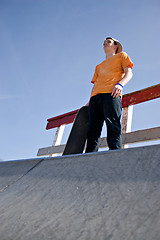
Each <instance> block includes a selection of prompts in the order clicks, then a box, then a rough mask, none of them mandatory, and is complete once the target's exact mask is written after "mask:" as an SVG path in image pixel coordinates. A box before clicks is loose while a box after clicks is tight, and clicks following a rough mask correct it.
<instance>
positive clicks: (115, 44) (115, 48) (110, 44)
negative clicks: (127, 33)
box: [103, 37, 122, 54]
mask: <svg viewBox="0 0 160 240" xmlns="http://www.w3.org/2000/svg"><path fill="white" fill-rule="evenodd" d="M103 47H104V51H105V53H106V54H108V53H114V54H117V53H120V52H122V45H121V44H120V42H119V41H118V40H116V39H114V38H111V37H107V38H106V39H105V40H104V44H103Z"/></svg>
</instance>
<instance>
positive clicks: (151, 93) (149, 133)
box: [37, 84, 160, 156]
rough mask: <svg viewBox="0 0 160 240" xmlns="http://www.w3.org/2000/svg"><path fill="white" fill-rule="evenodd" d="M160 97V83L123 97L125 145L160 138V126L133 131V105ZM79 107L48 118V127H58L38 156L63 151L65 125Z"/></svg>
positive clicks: (72, 118) (74, 115)
mask: <svg viewBox="0 0 160 240" xmlns="http://www.w3.org/2000/svg"><path fill="white" fill-rule="evenodd" d="M159 97H160V84H157V85H154V86H151V87H148V88H145V89H141V90H139V91H135V92H132V93H129V94H125V95H123V97H122V107H123V114H122V124H121V128H122V143H123V147H124V148H125V147H127V146H128V145H127V144H131V143H137V142H144V141H151V140H158V139H160V127H156V128H150V129H146V130H139V131H135V132H131V124H132V113H133V105H135V104H139V103H143V102H146V101H150V100H153V99H156V98H159ZM78 110H79V109H77V110H74V111H72V112H68V113H65V114H62V115H59V116H56V117H53V118H49V119H48V120H47V126H46V129H47V130H48V129H52V128H57V131H56V134H55V137H54V141H53V144H52V146H50V147H45V148H40V149H39V150H38V153H37V156H43V155H50V156H53V155H52V154H54V156H55V154H57V153H62V152H63V150H64V147H65V144H63V145H60V143H61V139H62V136H63V132H64V128H65V125H67V124H70V123H72V122H73V121H74V119H75V117H76V114H77V112H78ZM100 147H107V143H106V138H101V143H100Z"/></svg>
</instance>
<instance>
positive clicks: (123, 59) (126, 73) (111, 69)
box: [86, 37, 133, 152]
mask: <svg viewBox="0 0 160 240" xmlns="http://www.w3.org/2000/svg"><path fill="white" fill-rule="evenodd" d="M103 47H104V52H105V55H106V60H104V61H103V62H102V63H100V64H99V65H97V66H96V68H95V73H94V76H93V78H92V81H91V82H92V83H93V84H94V86H93V89H92V93H91V98H90V101H89V103H88V104H89V106H88V112H89V124H88V131H87V147H86V152H93V151H98V139H99V137H100V135H101V130H102V126H103V122H104V121H105V122H106V125H107V142H108V146H109V149H110V150H113V149H120V148H121V145H122V143H121V122H120V120H121V113H122V104H121V98H122V90H123V87H124V85H126V84H127V83H128V82H129V81H130V79H131V78H132V75H133V74H132V67H133V63H132V61H131V59H130V58H129V56H128V55H127V53H125V52H122V45H121V43H120V42H119V41H117V40H115V39H114V38H111V37H107V38H106V39H105V41H104V44H103Z"/></svg>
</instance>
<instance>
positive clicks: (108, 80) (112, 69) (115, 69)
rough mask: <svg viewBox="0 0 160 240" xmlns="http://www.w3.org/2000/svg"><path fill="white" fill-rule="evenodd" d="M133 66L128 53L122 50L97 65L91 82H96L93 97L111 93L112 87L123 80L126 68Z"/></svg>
mask: <svg viewBox="0 0 160 240" xmlns="http://www.w3.org/2000/svg"><path fill="white" fill-rule="evenodd" d="M126 67H131V68H132V67H133V63H132V61H131V59H130V58H129V56H128V55H127V53H125V52H120V53H118V54H115V55H113V56H112V57H111V58H108V59H106V60H104V61H103V62H102V63H100V64H99V65H97V66H96V69H95V73H94V76H93V78H92V81H91V83H93V84H94V86H93V90H92V93H91V97H93V96H95V95H97V94H99V93H111V92H112V88H113V87H114V86H115V85H116V84H117V83H118V82H120V81H121V79H122V78H123V75H124V73H125V72H124V68H126Z"/></svg>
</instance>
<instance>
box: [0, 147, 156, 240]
mask: <svg viewBox="0 0 160 240" xmlns="http://www.w3.org/2000/svg"><path fill="white" fill-rule="evenodd" d="M159 226H160V145H154V146H146V147H139V148H132V149H124V150H117V151H110V152H99V153H94V154H83V155H73V156H64V157H56V158H43V159H35V160H34V159H32V160H23V161H11V162H1V163H0V239H1V240H13V239H14V240H49V239H52V240H77V239H79V240H81V239H82V240H83V239H84V240H86V239H88V240H92V239H94V240H159V239H160V228H159Z"/></svg>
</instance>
